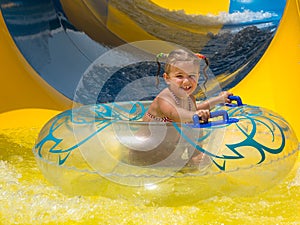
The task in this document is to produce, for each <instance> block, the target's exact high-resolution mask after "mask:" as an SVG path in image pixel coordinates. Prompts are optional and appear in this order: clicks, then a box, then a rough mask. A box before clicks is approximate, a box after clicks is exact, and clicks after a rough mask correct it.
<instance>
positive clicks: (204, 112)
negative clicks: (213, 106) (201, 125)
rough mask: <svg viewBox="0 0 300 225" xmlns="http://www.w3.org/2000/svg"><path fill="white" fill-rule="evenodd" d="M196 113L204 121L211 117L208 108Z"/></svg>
mask: <svg viewBox="0 0 300 225" xmlns="http://www.w3.org/2000/svg"><path fill="white" fill-rule="evenodd" d="M196 113H197V115H198V116H199V118H200V120H202V121H203V122H207V121H208V119H209V118H210V112H209V110H207V109H203V110H198V111H197V112H196Z"/></svg>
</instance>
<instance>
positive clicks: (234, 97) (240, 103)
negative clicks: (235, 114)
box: [226, 95, 244, 106]
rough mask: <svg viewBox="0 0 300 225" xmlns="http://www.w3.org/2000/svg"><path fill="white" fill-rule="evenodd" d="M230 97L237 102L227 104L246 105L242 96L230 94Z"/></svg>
mask: <svg viewBox="0 0 300 225" xmlns="http://www.w3.org/2000/svg"><path fill="white" fill-rule="evenodd" d="M228 98H229V99H230V100H231V101H236V103H237V104H226V105H227V106H242V105H244V104H243V102H242V99H241V97H240V96H237V95H230V96H228Z"/></svg>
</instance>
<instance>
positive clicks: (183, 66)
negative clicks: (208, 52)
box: [170, 61, 200, 71]
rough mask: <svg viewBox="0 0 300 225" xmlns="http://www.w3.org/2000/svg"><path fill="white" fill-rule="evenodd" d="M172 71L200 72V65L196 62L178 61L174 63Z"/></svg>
mask: <svg viewBox="0 0 300 225" xmlns="http://www.w3.org/2000/svg"><path fill="white" fill-rule="evenodd" d="M170 66H171V70H174V71H177V70H183V71H199V69H200V68H199V64H197V63H195V61H177V62H174V63H172V64H171V65H170Z"/></svg>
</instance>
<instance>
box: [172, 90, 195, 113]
mask: <svg viewBox="0 0 300 225" xmlns="http://www.w3.org/2000/svg"><path fill="white" fill-rule="evenodd" d="M169 91H170V93H171V94H172V96H173V97H174V100H175V104H176V105H177V106H179V107H181V108H185V107H184V103H185V102H186V101H185V100H187V101H188V110H189V111H191V110H192V101H191V97H190V96H187V97H186V98H185V97H178V96H177V95H176V94H175V93H174V92H173V91H172V90H171V89H170V88H169Z"/></svg>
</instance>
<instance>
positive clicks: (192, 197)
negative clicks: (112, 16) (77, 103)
mask: <svg viewBox="0 0 300 225" xmlns="http://www.w3.org/2000/svg"><path fill="white" fill-rule="evenodd" d="M232 99H233V100H235V101H236V104H229V105H228V104H227V105H218V106H217V107H216V108H215V109H214V111H212V113H211V114H212V115H211V116H212V117H213V118H212V119H211V120H210V121H209V122H208V123H206V124H201V123H199V118H198V117H197V116H195V117H194V123H193V124H178V123H163V122H150V123H149V122H142V121H141V118H142V116H143V115H144V113H145V112H146V111H147V107H148V106H149V104H150V102H148V101H141V102H119V103H107V104H98V105H87V106H81V107H79V108H75V109H72V110H68V111H65V112H62V113H61V114H59V115H57V116H55V117H54V118H52V119H51V120H50V121H49V122H48V123H47V124H46V125H45V126H44V127H43V128H42V130H41V131H40V134H39V136H38V139H37V141H36V144H35V147H34V149H33V152H34V155H35V157H36V159H37V162H38V165H39V167H40V169H41V171H42V172H43V174H44V176H45V177H46V178H47V179H48V180H49V181H50V182H51V183H53V184H54V185H57V186H59V187H60V188H61V189H62V191H63V192H65V193H68V194H72V195H101V196H104V197H109V198H125V199H128V200H131V201H138V200H142V201H143V202H144V203H146V204H158V205H183V204H191V203H194V202H196V201H199V200H201V199H205V198H209V197H212V196H215V195H230V196H235V195H253V194H256V193H258V192H260V191H264V190H266V189H268V188H270V187H272V186H274V185H275V184H277V183H278V182H280V181H281V180H282V179H283V178H284V177H286V176H287V174H288V173H289V172H290V171H291V169H292V167H293V165H294V164H295V162H296V160H297V155H298V140H297V137H296V135H295V133H294V132H293V130H292V128H291V127H290V126H289V124H288V123H287V122H286V121H285V120H284V119H283V118H282V117H281V116H279V115H278V114H276V113H274V112H271V111H270V110H267V109H264V108H261V107H257V106H251V105H246V104H243V103H242V101H241V99H240V98H239V97H238V96H233V97H232ZM197 160H198V161H197Z"/></svg>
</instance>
